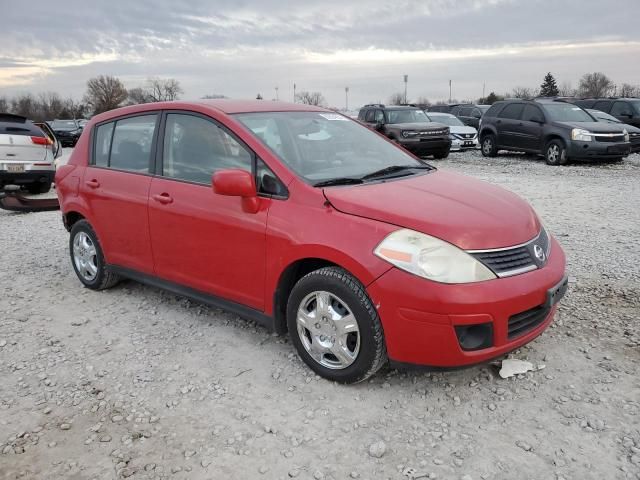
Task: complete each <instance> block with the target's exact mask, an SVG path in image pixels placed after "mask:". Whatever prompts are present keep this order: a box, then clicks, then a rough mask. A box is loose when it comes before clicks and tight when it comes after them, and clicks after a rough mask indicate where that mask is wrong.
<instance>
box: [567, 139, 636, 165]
mask: <svg viewBox="0 0 640 480" xmlns="http://www.w3.org/2000/svg"><path fill="white" fill-rule="evenodd" d="M629 153H631V144H630V143H629V142H620V143H609V142H597V141H592V142H581V141H577V140H573V141H571V142H570V143H569V146H568V148H567V156H568V157H569V158H570V159H572V160H589V159H594V160H597V159H599V158H602V159H607V158H620V157H624V156H626V155H629Z"/></svg>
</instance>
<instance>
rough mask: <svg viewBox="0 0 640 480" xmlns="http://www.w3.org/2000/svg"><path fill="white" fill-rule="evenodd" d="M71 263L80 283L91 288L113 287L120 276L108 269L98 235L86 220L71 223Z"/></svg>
mask: <svg viewBox="0 0 640 480" xmlns="http://www.w3.org/2000/svg"><path fill="white" fill-rule="evenodd" d="M69 253H70V254H71V264H72V265H73V269H74V270H75V272H76V275H77V276H78V279H79V280H80V281H81V282H82V284H83V285H84V286H85V287H87V288H90V289H92V290H104V289H106V288H110V287H113V286H114V285H115V284H116V283H118V281H119V280H120V277H119V276H118V275H116V274H115V273H113V272H111V271H110V270H109V267H108V266H107V264H106V262H105V260H104V255H103V253H102V247H101V246H100V242H99V241H98V236H97V235H96V233H95V232H94V231H93V228H91V225H90V224H89V222H87V221H86V220H79V221H78V222H76V223H74V224H73V227H72V228H71V235H70V237H69Z"/></svg>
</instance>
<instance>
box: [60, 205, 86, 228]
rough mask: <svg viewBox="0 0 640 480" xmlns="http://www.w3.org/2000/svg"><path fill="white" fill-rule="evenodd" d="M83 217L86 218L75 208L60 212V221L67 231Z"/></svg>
mask: <svg viewBox="0 0 640 480" xmlns="http://www.w3.org/2000/svg"><path fill="white" fill-rule="evenodd" d="M84 219H86V217H85V216H84V215H83V214H82V213H80V212H78V211H76V210H70V211H68V212H65V213H63V214H62V221H63V223H64V228H66V229H67V232H70V231H71V229H72V228H73V226H74V225H75V224H76V223H77V222H79V221H80V220H84Z"/></svg>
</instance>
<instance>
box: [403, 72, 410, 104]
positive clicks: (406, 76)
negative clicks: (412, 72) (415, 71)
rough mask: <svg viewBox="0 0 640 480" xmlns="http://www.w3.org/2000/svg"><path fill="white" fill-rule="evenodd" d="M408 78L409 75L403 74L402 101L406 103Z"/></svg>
mask: <svg viewBox="0 0 640 480" xmlns="http://www.w3.org/2000/svg"><path fill="white" fill-rule="evenodd" d="M408 80H409V75H405V76H404V103H407V81H408Z"/></svg>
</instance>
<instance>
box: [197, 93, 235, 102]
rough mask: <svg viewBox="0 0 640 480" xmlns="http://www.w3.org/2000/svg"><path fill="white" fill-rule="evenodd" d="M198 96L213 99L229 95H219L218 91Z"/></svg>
mask: <svg viewBox="0 0 640 480" xmlns="http://www.w3.org/2000/svg"><path fill="white" fill-rule="evenodd" d="M200 98H202V99H203V100H215V99H218V98H229V97H227V96H226V95H221V94H219V93H210V94H208V95H205V96H204V97H200Z"/></svg>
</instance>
